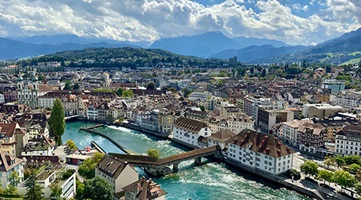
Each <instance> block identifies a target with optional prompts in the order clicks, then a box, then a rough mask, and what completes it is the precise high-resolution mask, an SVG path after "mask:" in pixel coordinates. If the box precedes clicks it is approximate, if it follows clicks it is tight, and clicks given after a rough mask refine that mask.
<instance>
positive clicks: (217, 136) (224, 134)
mask: <svg viewBox="0 0 361 200" xmlns="http://www.w3.org/2000/svg"><path fill="white" fill-rule="evenodd" d="M234 136H236V134H235V133H234V132H232V131H230V130H228V129H222V130H220V131H217V132H215V133H214V134H212V135H211V136H209V137H207V138H205V139H206V142H205V143H204V145H203V146H202V145H201V144H200V146H202V147H210V146H216V145H219V146H220V147H221V149H224V148H226V147H227V144H226V141H227V140H229V139H230V138H232V137H234Z"/></svg>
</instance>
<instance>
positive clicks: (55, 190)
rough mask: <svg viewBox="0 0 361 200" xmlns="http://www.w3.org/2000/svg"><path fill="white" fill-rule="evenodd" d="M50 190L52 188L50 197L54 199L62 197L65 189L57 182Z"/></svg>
mask: <svg viewBox="0 0 361 200" xmlns="http://www.w3.org/2000/svg"><path fill="white" fill-rule="evenodd" d="M50 190H51V194H50V197H51V198H52V199H60V198H61V194H62V193H63V190H62V189H61V187H59V186H58V185H57V184H54V185H52V186H50Z"/></svg>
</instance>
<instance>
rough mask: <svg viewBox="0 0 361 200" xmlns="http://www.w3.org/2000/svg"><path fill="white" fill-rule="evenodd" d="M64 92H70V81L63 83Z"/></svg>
mask: <svg viewBox="0 0 361 200" xmlns="http://www.w3.org/2000/svg"><path fill="white" fill-rule="evenodd" d="M64 90H71V82H70V81H67V82H65V86H64Z"/></svg>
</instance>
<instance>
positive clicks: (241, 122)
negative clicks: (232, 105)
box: [227, 114, 254, 133]
mask: <svg viewBox="0 0 361 200" xmlns="http://www.w3.org/2000/svg"><path fill="white" fill-rule="evenodd" d="M227 124H228V127H227V128H228V129H229V130H230V131H232V132H234V133H239V132H241V131H242V130H243V129H250V130H254V119H253V117H250V116H248V115H246V114H237V115H231V116H229V117H228V119H227Z"/></svg>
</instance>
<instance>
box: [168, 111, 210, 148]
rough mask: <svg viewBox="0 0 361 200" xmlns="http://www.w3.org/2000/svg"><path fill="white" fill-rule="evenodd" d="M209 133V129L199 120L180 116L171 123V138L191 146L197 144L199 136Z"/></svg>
mask: <svg viewBox="0 0 361 200" xmlns="http://www.w3.org/2000/svg"><path fill="white" fill-rule="evenodd" d="M210 135H211V129H210V128H209V127H208V125H207V124H206V123H204V122H201V121H197V120H193V119H188V118H185V117H180V118H178V119H177V120H176V121H175V122H174V125H173V139H174V140H175V141H177V142H180V143H183V144H185V145H188V146H191V147H196V146H198V138H199V137H200V136H203V137H209V136H210Z"/></svg>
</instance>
